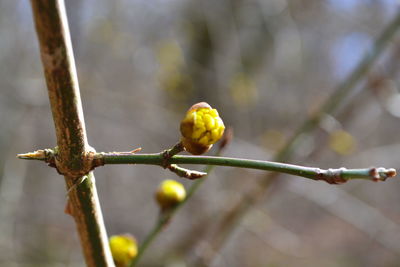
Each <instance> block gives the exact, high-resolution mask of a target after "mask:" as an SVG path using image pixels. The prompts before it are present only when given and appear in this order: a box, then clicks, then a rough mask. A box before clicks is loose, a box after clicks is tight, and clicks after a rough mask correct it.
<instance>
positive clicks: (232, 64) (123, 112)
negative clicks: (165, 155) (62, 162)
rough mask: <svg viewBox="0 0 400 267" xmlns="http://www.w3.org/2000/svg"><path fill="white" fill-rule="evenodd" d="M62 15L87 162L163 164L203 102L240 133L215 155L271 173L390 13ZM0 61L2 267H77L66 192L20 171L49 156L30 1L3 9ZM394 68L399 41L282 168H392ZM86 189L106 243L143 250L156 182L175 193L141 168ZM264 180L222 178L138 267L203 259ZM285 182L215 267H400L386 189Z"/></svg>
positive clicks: (173, 0) (248, 174)
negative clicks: (36, 157) (160, 158)
mask: <svg viewBox="0 0 400 267" xmlns="http://www.w3.org/2000/svg"><path fill="white" fill-rule="evenodd" d="M66 7H67V12H68V18H69V25H70V30H71V35H72V42H73V46H74V53H75V57H76V65H77V69H78V76H79V82H80V89H81V94H82V101H83V107H84V113H85V120H86V127H87V132H88V137H89V142H90V144H91V145H92V146H93V147H95V148H96V150H97V151H128V150H132V149H134V148H136V147H142V148H143V151H144V152H158V151H161V150H163V149H166V148H168V147H170V146H171V145H173V144H175V143H176V141H177V140H178V138H179V131H178V127H179V121H180V119H181V118H182V117H183V114H184V112H185V110H186V109H187V108H188V107H189V106H191V105H192V104H193V103H196V102H199V101H207V102H208V103H210V104H211V105H212V106H213V107H216V108H217V109H218V110H219V111H220V114H221V116H222V117H223V118H224V121H225V123H226V125H227V126H229V127H231V128H232V129H233V131H234V139H233V141H232V142H231V144H230V145H229V147H228V148H227V150H226V151H225V155H227V156H235V157H247V158H254V159H266V160H267V159H271V158H272V157H273V155H274V154H275V153H276V152H277V151H278V150H279V148H281V147H282V146H283V145H284V144H285V142H286V141H287V140H288V139H289V138H290V137H291V136H292V134H293V132H294V131H295V129H296V128H297V127H298V126H299V125H300V124H301V123H302V122H303V121H304V120H305V119H307V118H308V117H309V115H310V114H311V113H312V112H313V111H315V110H317V109H318V108H319V107H320V106H321V104H322V103H323V101H324V100H325V99H326V98H327V97H329V95H330V93H332V92H333V91H334V90H335V88H336V87H337V86H338V84H339V83H340V82H341V81H343V80H344V79H345V78H346V77H347V75H348V74H349V73H350V72H351V71H352V70H353V69H354V67H355V66H356V65H357V63H358V62H359V61H360V60H361V58H362V57H363V55H364V54H365V52H366V51H368V49H370V48H371V44H372V43H373V40H374V38H376V37H377V36H378V35H379V33H380V32H381V31H382V29H383V28H384V27H385V25H387V24H388V23H389V22H390V20H391V18H393V17H394V15H395V14H396V13H397V12H398V10H399V3H398V1H396V0H380V1H378V0H294V1H289V0H268V1H267V0H219V1H213V0H203V1H197V0H146V1H144V0H115V1H105V0H102V1H94V0H85V1H81V0H68V1H66ZM0 62H1V64H0V87H1V94H0V121H1V131H0V151H1V154H0V266H11V267H13V266H84V261H83V257H82V254H81V248H80V245H79V241H78V237H77V234H76V231H75V225H74V222H73V220H72V218H71V217H69V216H68V215H66V214H64V212H63V211H64V206H65V203H66V191H65V184H64V180H63V177H61V176H59V175H58V174H57V173H56V171H55V170H54V169H51V168H48V167H47V166H46V165H45V164H42V163H39V162H30V161H23V160H17V159H16V158H15V155H16V154H17V153H22V152H28V151H33V150H35V149H38V148H47V147H53V146H55V143H56V141H55V134H54V126H53V122H52V117H51V113H50V108H49V103H48V99H47V92H46V85H45V82H44V78H43V71H42V66H41V61H40V56H39V49H38V44H37V38H36V35H35V31H34V26H33V22H32V14H31V9H30V4H29V1H21V0H18V1H6V0H3V1H0ZM399 62H400V34H398V35H397V37H395V38H393V40H392V42H391V44H390V46H389V47H388V49H387V50H386V51H385V53H384V54H383V55H382V57H380V59H379V61H378V62H377V64H375V65H374V67H373V69H372V70H371V72H369V74H368V75H366V77H364V79H363V81H362V82H361V83H360V84H359V85H358V87H357V89H356V90H355V91H354V92H353V93H352V96H351V97H349V98H346V100H345V101H342V102H341V103H338V105H341V107H340V109H339V112H336V113H335V114H325V115H324V119H323V121H322V122H321V124H320V125H319V127H318V128H317V129H316V130H315V131H313V134H311V135H308V136H305V137H304V139H302V142H301V144H300V145H299V146H298V147H297V149H296V151H295V152H294V153H293V157H292V160H291V163H298V164H306V165H308V166H318V167H322V168H329V167H333V168H337V167H342V166H345V167H354V168H357V167H370V166H384V167H394V168H399V165H400V143H399V130H400V123H399V117H400V91H399V82H400V79H399V72H398V70H399ZM212 153H213V152H212V151H211V152H210V154H212ZM196 168H197V169H199V170H200V169H201V167H199V166H197V167H196ZM95 175H96V181H97V186H98V191H99V196H100V201H101V205H102V210H103V215H104V218H105V223H106V226H107V231H108V234H109V235H113V234H119V233H131V234H133V235H134V236H135V237H136V238H137V239H138V240H139V241H142V240H143V238H144V237H145V236H146V234H147V233H148V231H149V230H150V229H151V228H152V226H153V224H154V222H155V220H156V218H157V214H158V208H157V206H156V204H155V202H154V192H155V190H156V188H157V186H158V184H159V183H160V182H161V181H162V180H163V179H166V178H169V179H171V178H172V179H178V180H179V178H177V177H175V176H174V175H173V174H172V173H170V172H168V171H164V170H163V169H161V168H159V167H152V166H123V165H121V166H105V167H102V168H98V169H96V171H95ZM264 176H265V174H264V173H263V172H260V171H252V170H243V169H234V168H223V167H218V168H216V169H215V171H214V172H213V173H212V175H210V177H209V178H208V180H207V181H206V182H205V183H204V184H203V186H202V187H201V189H200V190H199V191H198V192H197V193H196V195H195V196H194V197H193V199H191V200H190V202H189V203H188V204H187V205H186V206H184V207H183V208H182V209H181V210H180V211H179V212H178V214H177V216H176V217H175V218H174V219H173V221H172V222H171V224H170V225H169V227H168V228H167V229H166V230H165V231H164V232H163V233H162V234H161V235H160V237H159V239H158V240H157V242H156V243H155V244H154V245H153V246H152V247H151V248H150V249H149V250H148V251H147V253H146V255H145V257H144V258H143V261H142V262H141V266H195V265H196V264H195V262H201V259H202V258H207V257H209V255H212V253H211V254H210V251H209V250H210V247H212V244H210V240H212V239H210V236H211V237H215V236H218V231H215V229H214V227H215V225H216V223H218V222H219V221H220V220H221V218H223V216H224V215H225V213H226V211H227V210H229V208H230V207H231V206H232V205H234V204H235V203H236V202H237V201H241V197H242V195H243V194H244V192H246V191H248V190H249V188H252V187H254V186H255V185H256V182H257V181H259V180H260V179H262V178H263V177H264ZM180 181H181V182H183V183H184V184H185V186H187V187H188V186H190V184H191V182H190V181H186V180H180ZM279 181H281V182H280V186H277V187H275V190H273V192H272V193H271V194H269V195H268V197H266V198H265V199H264V201H262V202H260V203H258V204H257V205H254V206H253V207H252V208H251V209H250V210H249V212H247V214H246V216H245V217H244V218H243V220H241V221H240V222H239V223H238V224H236V226H235V227H234V228H233V229H232V231H228V233H229V234H228V238H227V239H226V242H225V244H224V246H222V247H221V249H220V250H218V251H216V253H215V254H214V258H213V259H212V260H211V261H210V262H211V263H210V266H332V267H334V266H399V265H400V206H399V205H398V204H399V203H400V184H399V182H398V179H392V180H389V181H386V182H384V183H372V182H368V181H352V182H349V183H347V184H344V185H340V186H332V185H328V184H326V183H323V182H314V181H309V180H307V179H303V178H298V177H294V176H288V175H282V176H279ZM227 227H228V225H227ZM213 229H214V230H213Z"/></svg>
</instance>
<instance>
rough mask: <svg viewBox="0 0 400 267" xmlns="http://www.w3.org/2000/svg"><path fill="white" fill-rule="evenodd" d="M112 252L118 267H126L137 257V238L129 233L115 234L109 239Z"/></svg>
mask: <svg viewBox="0 0 400 267" xmlns="http://www.w3.org/2000/svg"><path fill="white" fill-rule="evenodd" d="M109 243H110V249H111V254H112V257H113V259H114V262H115V265H116V266H117V267H126V266H128V265H129V263H130V262H131V261H132V260H133V259H134V258H135V257H136V255H137V253H138V247H137V242H136V239H135V238H134V237H132V236H130V235H128V234H126V235H114V236H112V237H110V240H109Z"/></svg>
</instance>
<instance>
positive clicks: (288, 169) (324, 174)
mask: <svg viewBox="0 0 400 267" xmlns="http://www.w3.org/2000/svg"><path fill="white" fill-rule="evenodd" d="M47 151H49V150H47ZM35 154H38V155H41V157H40V159H42V160H45V161H46V162H53V161H54V159H53V157H57V156H56V153H43V152H42V150H38V151H37V152H32V153H27V154H19V155H18V157H19V158H22V159H26V158H29V157H30V158H35V156H34V155H35ZM43 155H48V156H49V158H43ZM92 156H93V158H94V159H95V161H94V162H99V164H98V165H99V166H100V165H101V166H102V165H105V164H147V165H159V166H162V167H164V166H165V164H166V165H167V166H174V164H199V165H216V166H227V167H239V168H248V169H258V170H264V171H274V172H279V173H286V174H292V175H295V176H301V177H305V178H309V179H312V180H321V181H325V182H327V183H329V184H340V183H345V182H347V181H348V180H352V179H366V180H372V181H385V180H386V178H388V177H393V176H395V175H396V170H395V169H393V168H390V169H386V168H382V167H381V168H364V169H346V168H338V169H327V170H324V169H320V168H315V167H305V166H300V165H294V164H287V163H280V162H273V161H263V160H253V159H241V158H228V157H211V156H186V155H175V156H173V157H171V158H169V159H166V158H165V156H164V152H161V153H153V154H125V153H118V152H111V153H104V152H101V153H93V155H92ZM38 159H39V158H38ZM94 167H95V166H93V168H94ZM171 168H172V171H174V172H175V173H177V174H178V175H179V176H181V177H186V178H189V179H195V178H199V177H198V176H204V175H205V174H204V173H202V172H197V171H191V170H187V169H183V168H180V167H176V166H174V167H171Z"/></svg>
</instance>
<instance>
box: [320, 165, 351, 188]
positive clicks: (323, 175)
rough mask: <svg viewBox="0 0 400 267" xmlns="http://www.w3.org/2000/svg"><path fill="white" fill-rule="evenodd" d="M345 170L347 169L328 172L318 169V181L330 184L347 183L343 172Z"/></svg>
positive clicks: (329, 170)
mask: <svg viewBox="0 0 400 267" xmlns="http://www.w3.org/2000/svg"><path fill="white" fill-rule="evenodd" d="M345 170H346V168H339V169H328V170H321V169H317V175H316V180H322V181H325V182H327V183H328V184H343V183H345V182H347V180H346V179H345V178H343V177H342V172H343V171H345Z"/></svg>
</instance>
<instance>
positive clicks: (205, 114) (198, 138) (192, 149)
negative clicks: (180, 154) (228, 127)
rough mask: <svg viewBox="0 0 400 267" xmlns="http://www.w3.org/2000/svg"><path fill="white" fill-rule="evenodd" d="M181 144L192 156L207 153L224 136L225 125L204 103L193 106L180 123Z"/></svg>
mask: <svg viewBox="0 0 400 267" xmlns="http://www.w3.org/2000/svg"><path fill="white" fill-rule="evenodd" d="M180 130H181V134H182V140H181V141H182V144H183V146H184V147H185V149H186V151H188V152H189V153H191V154H194V155H200V154H203V153H205V152H207V151H208V150H209V149H210V148H211V147H212V145H213V144H214V143H216V142H217V141H218V140H219V139H220V138H221V137H222V135H223V134H224V130H225V125H224V122H223V121H222V119H221V118H220V117H219V114H218V111H217V110H216V109H213V108H211V106H210V105H209V104H207V103H206V102H200V103H197V104H195V105H193V106H192V107H191V108H190V109H189V110H188V112H187V113H186V116H185V118H184V119H183V120H182V121H181V127H180Z"/></svg>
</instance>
